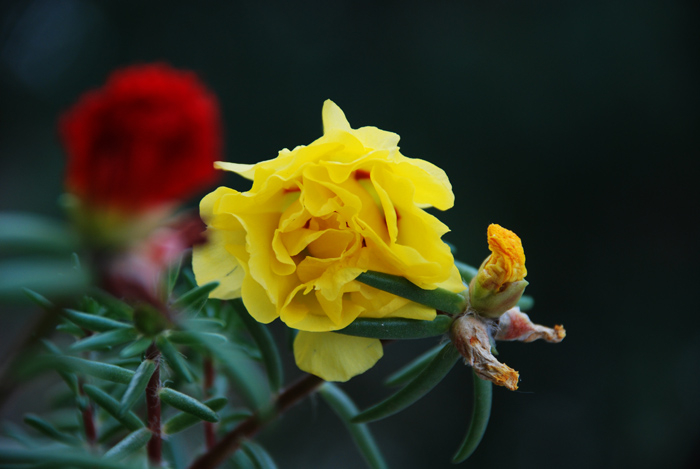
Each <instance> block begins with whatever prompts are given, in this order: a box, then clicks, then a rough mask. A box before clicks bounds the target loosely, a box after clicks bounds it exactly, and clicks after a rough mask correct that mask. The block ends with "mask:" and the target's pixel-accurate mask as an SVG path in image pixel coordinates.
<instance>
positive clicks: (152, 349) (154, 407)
mask: <svg viewBox="0 0 700 469" xmlns="http://www.w3.org/2000/svg"><path fill="white" fill-rule="evenodd" d="M146 358H147V359H149V360H153V361H154V362H155V363H156V369H155V371H154V372H153V375H151V379H150V380H149V381H148V385H147V386H146V409H147V413H148V429H149V430H151V433H153V436H151V439H150V440H149V441H148V446H147V450H148V460H149V462H150V463H151V464H152V465H153V466H155V467H159V466H160V462H161V459H162V453H163V451H162V443H163V440H162V437H161V432H160V396H159V394H158V389H159V388H160V363H159V362H160V360H159V359H160V352H159V351H158V349H157V348H156V344H155V342H153V343H151V345H150V346H149V347H148V350H146Z"/></svg>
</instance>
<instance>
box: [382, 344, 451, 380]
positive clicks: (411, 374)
mask: <svg viewBox="0 0 700 469" xmlns="http://www.w3.org/2000/svg"><path fill="white" fill-rule="evenodd" d="M442 347H443V345H442V344H439V345H436V346H435V347H433V348H431V349H430V350H428V351H427V352H425V353H424V354H422V355H420V356H419V357H418V358H416V359H415V360H413V361H412V362H411V363H409V364H408V365H406V366H404V367H403V368H401V369H399V370H398V371H395V372H394V373H392V374H391V375H389V377H388V378H387V379H386V380H385V381H384V384H385V385H386V386H403V385H404V384H406V383H408V382H409V381H411V380H413V378H415V377H416V376H418V374H419V373H420V372H421V371H423V370H424V369H425V367H426V366H428V365H429V364H430V362H431V361H432V360H433V358H435V356H436V355H437V354H438V353H439V352H440V350H442Z"/></svg>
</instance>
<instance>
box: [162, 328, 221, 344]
mask: <svg viewBox="0 0 700 469" xmlns="http://www.w3.org/2000/svg"><path fill="white" fill-rule="evenodd" d="M167 336H168V340H169V341H170V342H172V343H174V344H179V345H201V344H202V343H204V342H209V341H211V343H213V344H216V343H219V344H221V343H224V342H228V339H227V338H226V336H225V335H223V334H215V333H213V332H195V331H169V332H168V333H167Z"/></svg>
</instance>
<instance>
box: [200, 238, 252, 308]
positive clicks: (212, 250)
mask: <svg viewBox="0 0 700 469" xmlns="http://www.w3.org/2000/svg"><path fill="white" fill-rule="evenodd" d="M206 233H207V242H206V243H204V244H202V245H199V246H195V247H194V249H193V250H192V270H193V271H194V276H195V278H196V279H197V285H204V284H205V283H209V282H213V281H217V282H219V286H218V287H216V288H215V289H214V291H212V292H211V293H210V295H209V296H210V297H211V298H220V299H222V300H229V299H232V298H240V296H241V285H242V284H243V276H244V275H245V270H244V269H243V267H242V266H241V265H240V264H239V262H238V259H237V258H236V257H234V256H232V255H231V254H230V253H229V252H228V251H227V250H226V245H227V244H228V243H229V241H228V240H227V238H230V237H232V236H233V234H232V233H230V232H227V231H222V230H216V229H208V230H207V232H206Z"/></svg>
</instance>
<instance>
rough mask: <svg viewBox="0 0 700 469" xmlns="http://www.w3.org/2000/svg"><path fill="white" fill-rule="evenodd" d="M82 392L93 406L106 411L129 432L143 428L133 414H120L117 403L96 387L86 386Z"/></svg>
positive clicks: (139, 420)
mask: <svg viewBox="0 0 700 469" xmlns="http://www.w3.org/2000/svg"><path fill="white" fill-rule="evenodd" d="M83 390H84V391H85V394H87V395H88V396H90V399H92V400H93V401H95V404H97V405H98V406H100V407H102V408H103V409H104V410H106V411H107V413H108V414H109V415H111V416H112V417H114V418H115V419H117V420H118V421H119V422H121V423H122V425H124V426H125V427H126V428H128V429H129V430H132V431H133V430H138V429H139V428H141V427H143V426H144V424H143V422H142V421H141V419H140V418H138V417H137V416H136V414H134V413H133V412H126V413H124V414H122V413H121V412H120V407H121V406H120V404H119V402H118V401H117V400H116V399H115V398H113V397H112V396H110V395H109V394H107V393H106V392H104V391H103V390H102V389H100V388H98V387H97V386H92V385H90V384H86V385H84V386H83Z"/></svg>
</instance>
